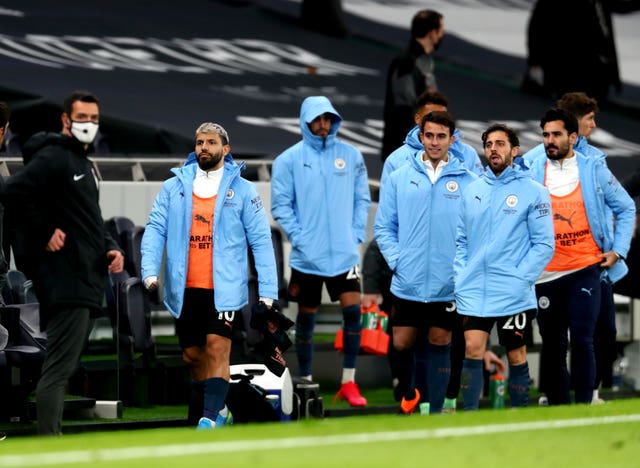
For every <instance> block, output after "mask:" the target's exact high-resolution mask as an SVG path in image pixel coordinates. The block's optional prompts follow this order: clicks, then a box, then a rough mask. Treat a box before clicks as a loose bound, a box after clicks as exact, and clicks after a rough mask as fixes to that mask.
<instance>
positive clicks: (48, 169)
mask: <svg viewBox="0 0 640 468" xmlns="http://www.w3.org/2000/svg"><path fill="white" fill-rule="evenodd" d="M51 161H52V159H51V158H45V157H42V156H39V157H34V158H33V159H31V161H30V162H29V164H27V165H26V166H24V167H23V168H22V169H21V170H20V171H19V172H17V173H16V174H15V175H13V176H11V177H9V178H8V179H7V181H6V185H5V187H4V193H3V203H6V204H7V205H10V206H11V210H12V212H14V213H17V214H19V217H20V226H21V228H22V229H24V230H25V231H26V232H27V234H28V238H29V242H30V243H32V247H35V248H37V249H43V250H44V249H46V247H47V244H48V243H49V241H50V240H51V238H52V236H53V235H54V232H55V229H56V228H59V226H55V220H54V216H55V213H54V211H53V210H50V209H49V210H44V209H42V206H43V205H42V204H43V203H46V202H45V201H47V200H50V199H51V197H52V195H53V196H55V194H52V193H48V192H49V191H50V190H56V189H54V188H51V187H52V186H51V183H52V181H56V180H61V177H62V176H61V172H62V170H61V168H60V162H59V161H57V162H58V164H51ZM57 190H60V188H57Z"/></svg>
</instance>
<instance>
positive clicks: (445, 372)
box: [427, 343, 451, 413]
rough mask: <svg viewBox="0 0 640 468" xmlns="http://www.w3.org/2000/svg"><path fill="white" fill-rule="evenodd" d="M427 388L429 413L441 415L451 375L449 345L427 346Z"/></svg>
mask: <svg viewBox="0 0 640 468" xmlns="http://www.w3.org/2000/svg"><path fill="white" fill-rule="evenodd" d="M427 350H428V354H427V386H428V387H429V412H430V413H441V412H442V405H443V404H444V398H445V394H446V393H447V385H448V384H449V375H450V374H451V345H448V344H447V345H434V344H431V343H429V344H428V345H427Z"/></svg>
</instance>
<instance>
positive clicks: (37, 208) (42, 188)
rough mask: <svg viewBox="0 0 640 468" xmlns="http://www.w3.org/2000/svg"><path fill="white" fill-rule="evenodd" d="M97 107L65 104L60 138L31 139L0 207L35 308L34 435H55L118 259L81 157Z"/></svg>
mask: <svg viewBox="0 0 640 468" xmlns="http://www.w3.org/2000/svg"><path fill="white" fill-rule="evenodd" d="M99 122H100V106H99V101H98V99H97V98H96V97H95V96H94V95H93V94H91V93H88V92H86V91H75V92H73V93H71V94H70V95H69V96H67V97H66V99H65V100H64V103H63V112H62V115H61V123H62V131H61V132H60V133H51V132H39V133H36V134H35V135H33V136H32V137H31V138H29V140H28V141H27V143H26V144H25V146H24V150H23V158H24V160H25V161H26V162H27V163H26V165H25V166H24V168H23V169H22V170H21V171H20V172H18V173H16V174H15V175H14V176H12V177H10V178H9V179H8V180H7V186H6V188H5V191H4V197H5V198H4V200H3V202H5V201H6V202H7V204H8V208H10V210H11V212H12V213H18V214H19V216H16V217H15V218H14V219H15V220H16V221H17V229H18V230H19V231H20V238H21V240H23V246H24V252H23V255H24V265H28V276H29V278H31V280H32V281H33V286H34V289H35V293H36V296H37V297H38V302H39V303H40V328H41V329H42V330H43V331H46V332H47V355H46V357H45V360H44V363H43V366H42V371H41V375H40V379H39V380H38V386H37V389H36V406H37V413H38V433H39V434H44V435H59V434H61V431H62V412H63V409H64V393H65V385H66V383H67V381H68V379H69V377H70V376H71V375H72V374H73V372H74V371H75V370H76V367H77V364H78V360H79V359H80V355H81V353H82V349H83V348H84V345H85V343H86V339H87V335H88V331H89V318H90V314H91V313H92V312H96V311H100V310H101V309H102V299H103V297H104V286H105V283H106V281H107V274H108V271H111V272H113V273H118V272H120V271H122V267H123V265H124V257H123V255H122V252H121V251H120V250H119V249H118V247H117V244H116V243H115V242H114V240H113V239H112V238H111V236H109V234H108V233H107V231H106V229H105V227H104V222H103V219H102V213H101V211H100V204H99V203H98V200H99V190H98V183H97V179H96V177H95V173H94V170H93V165H92V163H91V161H90V160H89V159H88V157H87V155H88V154H89V153H90V152H91V150H92V143H93V140H94V138H95V136H96V133H97V132H98V127H99Z"/></svg>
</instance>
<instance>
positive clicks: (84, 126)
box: [71, 121, 99, 145]
mask: <svg viewBox="0 0 640 468" xmlns="http://www.w3.org/2000/svg"><path fill="white" fill-rule="evenodd" d="M98 127H99V125H98V124H97V123H94V122H74V121H71V134H72V135H73V136H74V137H76V138H77V139H78V141H80V142H81V143H85V144H87V145H88V144H90V143H92V142H93V140H94V138H95V137H96V133H98Z"/></svg>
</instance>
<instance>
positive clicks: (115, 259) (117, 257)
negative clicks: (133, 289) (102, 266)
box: [107, 249, 124, 273]
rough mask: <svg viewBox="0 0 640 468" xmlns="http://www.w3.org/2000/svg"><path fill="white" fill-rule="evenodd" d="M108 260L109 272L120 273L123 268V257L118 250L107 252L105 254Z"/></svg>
mask: <svg viewBox="0 0 640 468" xmlns="http://www.w3.org/2000/svg"><path fill="white" fill-rule="evenodd" d="M107 258H108V259H109V271H110V272H111V273H120V272H121V271H122V269H123V268H124V256H123V255H122V252H120V251H119V250H115V249H114V250H109V251H108V252H107Z"/></svg>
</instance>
